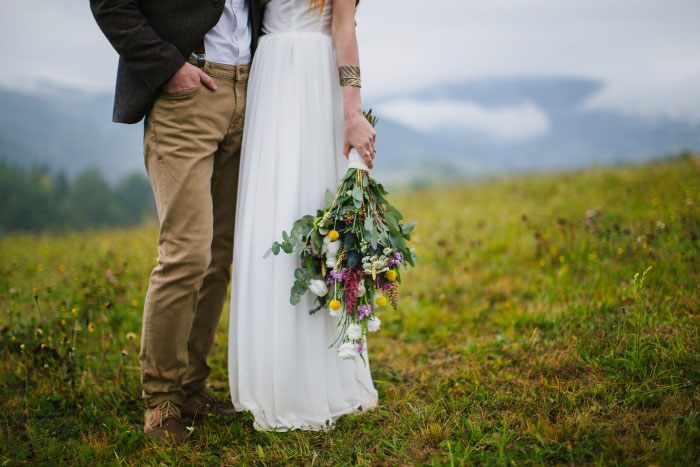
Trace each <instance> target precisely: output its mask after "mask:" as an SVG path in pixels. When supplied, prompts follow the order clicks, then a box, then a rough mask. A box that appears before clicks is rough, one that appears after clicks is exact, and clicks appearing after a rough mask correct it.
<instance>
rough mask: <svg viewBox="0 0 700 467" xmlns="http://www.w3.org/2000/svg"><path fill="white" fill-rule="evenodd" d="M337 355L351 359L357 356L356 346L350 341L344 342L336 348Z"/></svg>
mask: <svg viewBox="0 0 700 467" xmlns="http://www.w3.org/2000/svg"><path fill="white" fill-rule="evenodd" d="M338 356H339V357H340V358H344V359H346V360H350V359H353V358H355V357H357V348H356V347H355V344H353V343H352V342H345V343H344V344H342V345H341V346H340V348H339V349H338Z"/></svg>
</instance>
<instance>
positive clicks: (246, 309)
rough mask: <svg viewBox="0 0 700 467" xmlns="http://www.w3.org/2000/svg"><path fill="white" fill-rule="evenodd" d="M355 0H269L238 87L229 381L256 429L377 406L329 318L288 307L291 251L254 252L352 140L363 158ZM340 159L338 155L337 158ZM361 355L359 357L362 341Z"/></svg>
mask: <svg viewBox="0 0 700 467" xmlns="http://www.w3.org/2000/svg"><path fill="white" fill-rule="evenodd" d="M355 7H356V3H355V0H332V1H331V0H271V1H269V3H268V4H267V8H266V11H265V15H264V23H263V32H264V33H265V35H264V36H263V37H262V38H261V40H260V42H259V45H258V49H257V52H256V54H255V58H254V60H253V65H252V69H251V75H250V81H249V84H248V99H247V100H248V102H249V105H248V108H247V111H246V123H245V130H244V136H243V149H242V155H241V165H240V182H239V186H238V198H237V208H236V212H237V214H236V216H237V219H236V228H235V246H234V257H233V276H232V292H231V313H230V333H229V355H228V356H229V382H230V385H231V397H232V400H233V404H234V406H235V408H236V409H237V410H248V411H250V412H252V414H253V415H254V417H255V427H256V429H259V430H276V431H286V430H290V429H303V430H323V429H326V428H328V427H329V426H332V425H333V423H334V422H335V421H336V419H337V418H338V417H340V416H341V415H343V414H347V413H351V412H355V411H358V410H367V409H370V408H373V407H374V406H376V404H377V391H376V390H375V389H374V385H373V383H372V377H371V375H370V369H369V363H367V365H365V364H364V363H363V361H362V360H361V359H360V358H356V359H354V360H343V359H341V358H340V357H338V354H337V352H336V350H335V349H334V348H332V347H330V346H331V344H332V343H333V341H334V340H335V338H336V336H337V333H338V329H337V328H336V326H337V324H338V318H334V317H332V316H330V315H329V314H328V312H327V311H325V312H324V311H323V310H321V311H319V312H316V313H314V314H309V312H308V310H310V309H312V308H313V306H314V305H313V303H312V300H313V299H312V297H310V296H309V295H310V294H307V295H306V296H305V297H303V298H302V300H301V302H300V303H299V304H298V305H297V306H293V305H290V302H289V289H290V287H291V284H292V282H293V281H294V269H295V268H296V267H297V261H298V258H296V257H295V256H293V255H280V256H274V257H269V258H266V259H263V254H264V253H265V251H266V250H267V248H268V247H269V245H270V244H271V243H272V242H273V241H274V240H276V239H277V237H278V236H279V235H280V233H281V232H282V230H285V229H289V228H291V226H292V224H293V222H294V221H295V220H296V219H298V218H300V217H301V216H303V215H304V214H307V213H311V212H315V211H316V209H319V208H321V207H323V206H324V192H325V190H326V189H327V188H329V189H331V190H334V189H335V188H336V187H337V185H338V182H339V180H340V178H341V177H342V175H343V174H344V172H345V168H346V165H347V162H346V159H345V157H347V156H348V154H349V151H350V148H355V149H356V150H357V151H359V153H360V154H361V155H362V157H363V159H364V160H365V162H366V164H367V165H368V166H369V167H372V160H373V159H374V152H375V150H374V140H375V133H374V130H373V129H372V127H371V125H370V124H369V123H368V122H367V121H366V120H365V118H364V117H363V115H362V102H361V98H360V74H359V54H358V48H357V39H356V36H355ZM344 156H345V157H344ZM364 357H365V361H367V362H368V360H367V355H366V350H365V355H364Z"/></svg>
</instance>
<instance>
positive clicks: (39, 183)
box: [0, 161, 155, 234]
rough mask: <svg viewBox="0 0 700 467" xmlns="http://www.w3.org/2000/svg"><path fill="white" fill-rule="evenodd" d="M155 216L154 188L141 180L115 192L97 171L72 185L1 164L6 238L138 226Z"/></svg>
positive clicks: (1, 229)
mask: <svg viewBox="0 0 700 467" xmlns="http://www.w3.org/2000/svg"><path fill="white" fill-rule="evenodd" d="M154 212H155V211H154V204H153V195H152V193H151V188H150V185H149V184H148V181H147V180H146V179H145V178H144V177H143V176H141V175H137V174H134V175H131V176H129V177H127V178H125V179H124V180H122V181H121V182H120V183H119V184H118V185H117V186H115V187H111V186H109V185H108V184H107V182H106V181H105V180H104V178H103V177H102V175H101V174H100V172H99V171H98V170H97V169H94V168H92V169H86V170H85V171H83V172H82V173H81V174H80V175H78V177H77V178H76V179H75V180H74V181H73V182H69V181H68V180H67V179H66V177H65V176H64V175H62V174H59V175H55V176H54V175H51V174H50V173H49V172H48V171H47V170H43V169H40V168H31V169H29V170H21V169H18V168H15V167H13V166H11V165H9V164H8V163H6V162H3V161H0V234H1V233H6V232H12V231H35V232H36V231H43V230H63V229H79V230H82V229H86V228H89V227H109V226H118V225H137V224H139V223H141V222H142V221H143V220H144V219H145V218H146V217H149V216H152V215H153V213H154Z"/></svg>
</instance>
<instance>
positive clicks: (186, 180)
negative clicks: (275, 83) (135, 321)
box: [90, 0, 263, 442]
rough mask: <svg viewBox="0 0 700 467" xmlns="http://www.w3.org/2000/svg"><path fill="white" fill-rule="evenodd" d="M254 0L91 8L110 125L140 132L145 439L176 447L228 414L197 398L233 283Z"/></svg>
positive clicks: (110, 3) (105, 0) (255, 25)
mask: <svg viewBox="0 0 700 467" xmlns="http://www.w3.org/2000/svg"><path fill="white" fill-rule="evenodd" d="M260 3H262V2H261V0H169V1H164V0H90V7H91V9H92V13H93V15H94V16H95V19H96V21H97V24H98V25H99V27H100V29H102V31H103V32H104V34H105V36H107V39H108V40H109V42H110V43H111V44H112V46H113V47H114V48H115V49H116V51H117V53H118V54H119V57H120V58H119V68H118V71H117V85H116V91H115V96H114V113H113V120H114V121H115V122H119V123H136V122H138V121H140V120H141V119H142V118H144V117H145V121H144V158H145V165H146V171H147V173H148V177H149V180H150V182H151V186H152V188H153V194H154V196H155V200H156V207H157V210H158V219H159V222H160V234H159V238H158V265H157V266H156V267H155V268H154V269H153V271H152V273H151V277H150V284H149V287H148V293H147V294H146V300H145V305H144V315H143V330H142V335H141V354H140V364H141V381H142V384H143V398H144V401H145V404H146V409H147V410H146V415H145V424H144V432H145V433H146V434H147V435H149V436H153V437H155V438H159V439H168V440H171V441H173V442H181V441H183V440H184V439H185V437H186V436H187V433H188V430H187V428H186V422H188V421H189V420H188V419H190V418H194V417H195V416H196V415H198V414H199V415H203V414H221V415H227V414H231V413H233V410H232V409H231V408H228V407H226V406H225V405H224V404H222V403H220V402H219V401H218V400H217V399H216V397H214V396H213V394H211V393H210V392H209V391H208V390H207V389H206V387H205V380H206V378H207V376H209V373H210V368H209V365H208V363H207V356H208V354H209V351H210V350H211V347H212V345H213V342H214V335H215V332H216V328H217V325H218V323H219V317H220V316H221V311H222V309H223V305H224V301H225V299H226V290H227V287H228V284H229V282H230V279H231V263H232V256H233V234H234V216H235V208H236V191H237V184H238V165H239V161H240V154H241V138H242V134H243V120H244V116H245V99H246V86H247V80H248V72H249V64H250V61H251V58H252V55H253V53H254V51H255V46H256V43H257V39H258V36H259V35H260V27H261V24H262V13H263V12H262V8H261V6H260Z"/></svg>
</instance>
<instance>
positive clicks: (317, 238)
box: [311, 230, 323, 254]
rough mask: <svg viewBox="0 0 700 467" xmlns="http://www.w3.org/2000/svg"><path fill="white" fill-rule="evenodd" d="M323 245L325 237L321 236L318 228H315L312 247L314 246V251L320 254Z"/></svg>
mask: <svg viewBox="0 0 700 467" xmlns="http://www.w3.org/2000/svg"><path fill="white" fill-rule="evenodd" d="M322 245H323V239H322V238H321V234H319V233H318V231H317V230H314V231H313V233H312V234H311V248H313V250H314V253H317V254H320V253H321V246H322Z"/></svg>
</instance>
